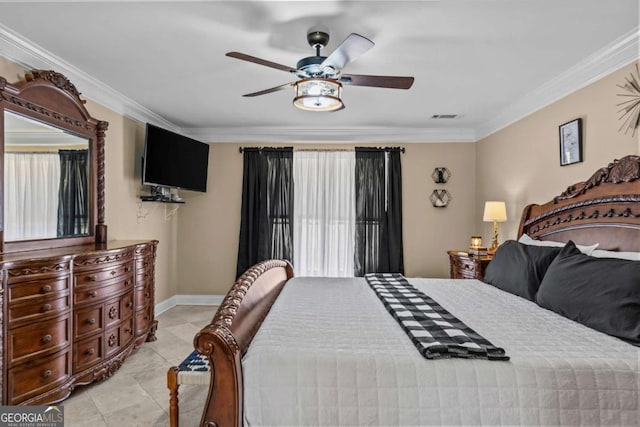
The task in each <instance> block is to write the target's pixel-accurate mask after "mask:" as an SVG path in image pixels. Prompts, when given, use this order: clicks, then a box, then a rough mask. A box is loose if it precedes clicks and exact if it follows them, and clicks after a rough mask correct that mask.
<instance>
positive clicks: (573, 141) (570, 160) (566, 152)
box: [560, 119, 582, 166]
mask: <svg viewBox="0 0 640 427" xmlns="http://www.w3.org/2000/svg"><path fill="white" fill-rule="evenodd" d="M581 161H582V119H575V120H571V121H570V122H567V123H565V124H563V125H560V166H566V165H571V164H574V163H580V162H581Z"/></svg>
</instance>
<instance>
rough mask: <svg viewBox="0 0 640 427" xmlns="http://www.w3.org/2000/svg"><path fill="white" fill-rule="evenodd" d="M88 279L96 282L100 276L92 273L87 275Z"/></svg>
mask: <svg viewBox="0 0 640 427" xmlns="http://www.w3.org/2000/svg"><path fill="white" fill-rule="evenodd" d="M87 280H88V281H90V282H95V281H96V280H98V276H96V275H95V274H92V275H91V276H87Z"/></svg>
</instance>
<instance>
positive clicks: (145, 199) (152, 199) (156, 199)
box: [140, 196, 185, 205]
mask: <svg viewBox="0 0 640 427" xmlns="http://www.w3.org/2000/svg"><path fill="white" fill-rule="evenodd" d="M140 201H142V202H156V203H177V204H181V205H184V203H185V201H184V200H173V199H169V198H161V197H153V196H140Z"/></svg>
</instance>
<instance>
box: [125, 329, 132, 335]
mask: <svg viewBox="0 0 640 427" xmlns="http://www.w3.org/2000/svg"><path fill="white" fill-rule="evenodd" d="M124 331H125V332H126V333H128V334H131V333H133V329H131V328H125V330H124Z"/></svg>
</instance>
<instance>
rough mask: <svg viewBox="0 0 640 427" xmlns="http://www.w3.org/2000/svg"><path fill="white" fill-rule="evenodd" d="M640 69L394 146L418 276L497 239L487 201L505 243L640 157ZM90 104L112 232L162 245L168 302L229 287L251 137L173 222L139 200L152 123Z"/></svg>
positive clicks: (407, 239)
mask: <svg viewBox="0 0 640 427" xmlns="http://www.w3.org/2000/svg"><path fill="white" fill-rule="evenodd" d="M631 69H632V66H627V67H625V68H623V69H621V70H619V71H618V72H615V73H613V74H612V75H610V76H607V77H605V78H603V79H602V80H600V81H598V82H595V83H594V84H592V85H590V86H588V87H586V88H584V89H582V90H579V91H577V92H575V93H573V94H571V95H570V96H568V97H566V98H564V99H562V100H560V101H558V102H556V103H554V104H552V105H550V106H548V107H545V108H544V109H542V110H540V111H538V112H536V113H533V114H531V115H530V116H528V117H526V118H524V119H523V120H520V121H518V122H517V123H515V124H513V125H511V126H508V127H507V128H505V129H502V130H500V131H498V132H496V133H495V134H493V135H490V136H489V137H486V138H484V139H482V140H481V141H479V143H478V144H463V143H459V144H450V143H447V144H444V143H443V144H437V143H433V144H404V145H403V144H396V143H391V142H390V143H389V144H386V145H391V146H393V145H403V146H404V147H405V148H406V149H407V152H406V154H404V155H403V156H402V166H403V215H404V247H405V249H404V255H405V270H406V274H407V275H408V276H429V277H447V276H448V259H447V257H446V250H447V249H452V248H465V247H466V246H467V245H468V241H469V237H470V236H471V235H474V234H479V233H481V234H483V236H484V238H485V242H488V241H489V240H490V238H491V226H490V224H485V223H482V221H481V220H480V219H481V216H482V206H483V202H484V201H485V200H505V201H506V202H507V210H508V215H509V221H508V222H507V223H505V224H502V225H501V241H502V240H504V239H505V238H514V237H515V235H516V231H517V224H518V221H519V218H520V213H521V211H522V209H523V208H524V206H525V205H526V204H528V203H534V202H544V201H547V200H549V199H551V198H552V197H553V196H555V195H557V194H559V192H561V191H562V190H564V188H565V187H566V186H567V184H569V183H572V182H578V181H582V180H584V179H586V178H588V177H589V176H590V175H591V173H592V172H594V171H595V170H596V169H597V168H599V167H601V166H604V165H606V164H607V163H608V162H610V161H611V160H612V159H614V158H619V157H621V156H624V155H626V154H633V153H635V154H637V153H639V152H640V142H639V139H638V135H636V136H635V137H633V136H631V134H627V135H625V134H624V133H621V132H618V128H619V127H620V122H619V121H618V113H617V110H618V107H616V104H617V103H618V102H620V100H619V98H618V97H617V96H616V94H617V93H618V92H619V90H618V88H617V87H616V85H617V84H620V83H622V81H623V77H624V76H626V75H628V74H629V73H630V72H631ZM23 74H24V71H23V70H22V68H21V67H20V66H18V65H16V64H14V63H12V62H10V61H7V60H5V59H3V58H0V75H1V76H4V77H5V78H6V79H7V80H8V81H10V82H13V81H16V80H17V79H18V76H22V75H23ZM79 90H80V91H82V88H79ZM87 108H88V109H89V111H90V113H91V114H92V115H93V116H95V117H97V118H99V119H101V120H106V121H108V122H109V130H108V131H107V143H106V218H107V224H108V226H109V239H157V240H159V241H160V245H159V248H158V260H157V264H156V266H157V268H156V282H157V285H156V302H161V301H163V300H166V299H167V298H169V297H171V296H173V295H176V294H183V295H184V294H187V295H188V294H203V295H211V294H214V295H221V294H224V293H226V291H227V290H228V289H229V287H230V285H231V283H232V282H233V280H234V278H235V277H234V276H235V268H236V267H235V266H236V254H237V247H238V234H239V230H240V205H241V187H242V155H241V154H239V152H238V147H239V146H240V144H224V143H213V144H211V150H210V163H209V164H210V169H209V182H208V192H207V193H204V194H201V193H195V192H184V193H183V194H182V195H183V197H184V198H185V199H186V200H187V204H185V205H183V206H180V209H179V211H178V212H177V213H175V214H174V215H173V216H170V217H168V218H167V215H168V214H170V213H171V210H172V208H173V205H166V206H165V205H161V204H156V203H144V204H141V203H139V200H138V197H137V196H138V195H139V194H140V193H141V192H142V186H141V184H140V165H139V162H140V157H141V155H142V149H143V145H144V126H143V125H142V124H141V123H139V122H136V121H134V120H131V119H127V118H125V117H123V116H122V115H120V114H117V113H115V112H113V111H111V110H109V109H107V108H105V107H103V106H101V105H98V104H96V103H93V102H90V101H89V102H88V103H87ZM577 117H581V118H582V119H583V126H584V162H583V163H579V164H574V165H569V166H565V167H560V166H559V164H558V158H559V154H558V126H559V125H560V124H562V123H565V122H567V121H570V120H572V119H574V118H577ZM305 147H309V145H305ZM311 147H314V146H311ZM315 147H322V146H315ZM325 147H326V146H325ZM331 147H336V148H338V147H345V146H340V145H331ZM346 147H352V145H346ZM437 166H446V167H447V168H449V170H450V171H451V173H452V177H451V180H450V181H449V182H448V183H447V184H445V185H436V184H435V183H434V182H433V180H432V178H431V173H432V172H433V169H434V168H435V167H437ZM435 188H446V189H447V190H448V191H449V192H450V193H451V195H452V196H453V200H452V202H451V204H450V206H449V207H447V208H445V209H437V208H433V207H432V206H431V204H430V202H429V195H430V194H431V192H432V191H433V189H435Z"/></svg>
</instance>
